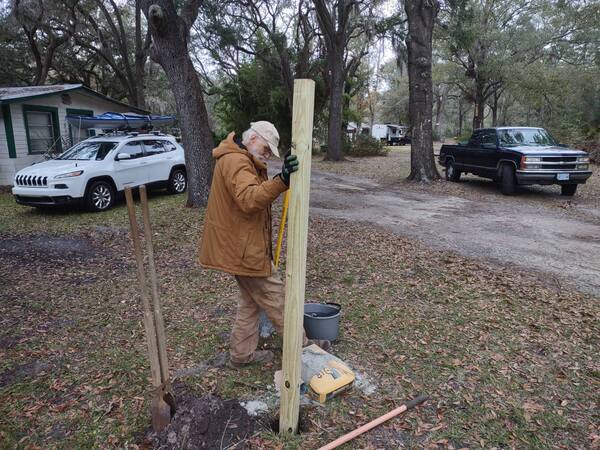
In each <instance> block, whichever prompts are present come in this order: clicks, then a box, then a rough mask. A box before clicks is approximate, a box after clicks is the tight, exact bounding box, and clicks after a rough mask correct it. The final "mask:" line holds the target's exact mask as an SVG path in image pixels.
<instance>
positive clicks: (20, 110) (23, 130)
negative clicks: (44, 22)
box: [0, 84, 149, 185]
mask: <svg viewBox="0 0 600 450" xmlns="http://www.w3.org/2000/svg"><path fill="white" fill-rule="evenodd" d="M0 107H1V108H2V114H0V185H12V184H13V178H14V175H15V173H16V172H17V171H19V170H21V169H22V168H23V167H26V166H29V165H31V164H33V163H34V162H37V161H40V160H41V159H42V155H43V154H44V153H46V152H47V151H48V150H49V149H50V148H53V149H56V150H58V151H60V150H61V149H66V148H65V147H68V146H69V145H70V144H72V143H75V142H78V141H80V140H81V139H85V138H87V137H88V130H86V129H77V128H76V127H72V126H71V125H69V124H68V123H67V122H66V120H65V117H66V116H67V115H79V116H94V115H98V114H102V113H104V112H107V111H113V112H119V113H124V112H129V111H132V112H135V113H138V114H149V113H148V111H144V110H142V109H139V108H136V107H133V106H130V105H128V104H126V103H122V102H119V101H117V100H114V99H112V98H110V97H107V96H105V95H102V94H100V93H99V92H96V91H94V90H92V89H90V88H87V87H85V86H83V85H82V84H61V85H54V86H26V87H0ZM89 133H90V134H89V135H92V134H93V130H89Z"/></svg>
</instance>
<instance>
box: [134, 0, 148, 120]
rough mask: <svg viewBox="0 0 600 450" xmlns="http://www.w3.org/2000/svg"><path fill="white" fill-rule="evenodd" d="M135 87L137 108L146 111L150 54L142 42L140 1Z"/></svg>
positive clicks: (137, 16) (137, 22)
mask: <svg viewBox="0 0 600 450" xmlns="http://www.w3.org/2000/svg"><path fill="white" fill-rule="evenodd" d="M134 58H135V61H134V71H135V85H136V86H137V90H136V98H135V99H134V100H133V101H134V102H135V103H134V104H135V106H137V107H138V108H142V109H146V98H145V92H146V86H145V81H146V80H145V78H146V73H145V67H146V60H147V59H148V52H147V49H146V48H145V46H144V43H143V41H142V9H141V5H140V0H136V1H135V56H134Z"/></svg>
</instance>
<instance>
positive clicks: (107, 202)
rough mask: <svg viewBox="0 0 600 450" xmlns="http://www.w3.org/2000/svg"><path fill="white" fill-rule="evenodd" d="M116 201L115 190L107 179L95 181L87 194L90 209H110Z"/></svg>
mask: <svg viewBox="0 0 600 450" xmlns="http://www.w3.org/2000/svg"><path fill="white" fill-rule="evenodd" d="M114 203H115V191H114V189H113V187H112V186H111V184H110V183H109V182H107V181H102V180H101V181H95V182H93V183H92V184H91V185H90V187H89V189H88V191H87V194H86V195H85V204H86V206H87V207H88V209H89V210H90V211H94V212H99V211H106V210H107V209H110V208H111V207H112V205H113V204H114Z"/></svg>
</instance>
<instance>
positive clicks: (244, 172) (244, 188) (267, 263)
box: [200, 121, 330, 368]
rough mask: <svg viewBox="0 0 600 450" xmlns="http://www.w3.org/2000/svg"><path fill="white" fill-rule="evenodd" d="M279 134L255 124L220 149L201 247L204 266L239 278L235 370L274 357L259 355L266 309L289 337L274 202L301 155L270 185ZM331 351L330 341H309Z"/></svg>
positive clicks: (233, 353)
mask: <svg viewBox="0 0 600 450" xmlns="http://www.w3.org/2000/svg"><path fill="white" fill-rule="evenodd" d="M278 145H279V133H278V132H277V129H276V128H275V126H274V125H273V124H272V123H270V122H266V121H260V122H252V123H251V124H250V129H248V130H246V131H245V132H244V133H243V134H242V139H241V140H240V139H236V137H235V134H234V133H230V134H229V136H227V138H226V139H225V140H223V141H222V142H221V143H220V144H219V146H218V147H217V148H215V149H214V150H213V157H214V158H215V159H216V160H217V161H216V164H215V169H214V173H213V180H212V185H211V190H210V196H209V199H208V207H207V210H206V217H205V220H204V232H203V234H202V241H201V244H200V264H201V265H202V266H203V267H206V268H210V269H216V270H221V271H223V272H227V273H230V274H232V275H234V276H235V279H236V281H237V284H238V286H239V288H240V294H241V295H240V297H239V300H238V307H237V314H236V318H235V323H234V325H233V330H232V332H231V339H230V366H233V367H238V368H239V367H243V366H245V365H247V364H252V363H258V362H262V363H265V362H268V361H271V360H272V359H273V353H272V352H270V351H267V350H264V351H257V350H256V348H257V346H258V337H259V329H258V326H259V312H260V310H261V309H262V310H264V311H265V313H266V314H267V317H268V318H269V319H270V320H271V322H272V323H273V324H274V326H275V328H276V330H277V332H278V333H280V334H282V333H283V311H284V301H285V292H284V288H283V283H282V281H281V279H280V278H279V276H278V275H277V273H276V270H275V267H274V266H273V263H272V259H273V253H272V245H271V242H272V241H271V239H272V230H271V203H272V202H273V201H274V200H275V199H276V198H277V197H278V196H279V195H280V194H281V193H282V192H285V191H286V190H287V189H288V186H289V183H290V175H291V173H292V172H295V171H296V170H298V160H297V158H296V156H295V155H289V156H287V157H286V158H285V160H284V163H283V167H282V170H281V173H279V174H278V175H276V176H275V177H274V178H273V179H271V180H269V178H268V176H267V160H268V159H269V157H270V156H271V155H272V154H274V155H275V156H277V157H279V151H278V149H277V146H278ZM310 343H316V344H317V345H319V346H321V347H322V348H324V349H325V350H327V349H328V348H329V347H330V343H329V341H314V342H313V341H309V340H308V339H306V336H304V345H308V344H310Z"/></svg>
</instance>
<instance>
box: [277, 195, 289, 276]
mask: <svg viewBox="0 0 600 450" xmlns="http://www.w3.org/2000/svg"><path fill="white" fill-rule="evenodd" d="M289 204H290V190H289V189H288V190H287V191H285V197H283V210H282V211H281V222H280V223H279V234H278V235H277V247H276V248H275V261H274V263H275V267H279V256H280V255H281V243H282V242H283V232H284V231H285V221H286V219H287V212H288V206H289Z"/></svg>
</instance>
